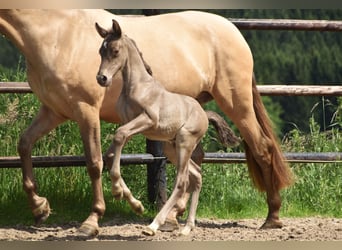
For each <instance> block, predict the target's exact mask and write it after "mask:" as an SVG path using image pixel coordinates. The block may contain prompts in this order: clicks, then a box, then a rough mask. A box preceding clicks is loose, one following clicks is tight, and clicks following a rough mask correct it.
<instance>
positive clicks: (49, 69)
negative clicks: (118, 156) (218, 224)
mask: <svg viewBox="0 0 342 250" xmlns="http://www.w3.org/2000/svg"><path fill="white" fill-rule="evenodd" d="M112 19H116V20H117V21H118V22H119V23H120V25H121V27H122V29H123V30H125V33H126V34H127V35H128V36H129V37H131V38H132V39H134V40H135V41H136V43H137V44H138V46H139V48H140V49H141V51H143V52H144V57H145V59H146V61H148V62H149V64H150V65H151V67H152V68H153V72H154V77H155V78H156V79H157V80H158V81H159V82H160V83H162V84H163V85H164V86H165V88H166V89H168V90H169V91H172V92H176V93H182V94H185V95H189V96H192V97H194V98H196V99H197V100H199V101H200V102H201V103H204V102H206V101H208V100H211V99H215V101H216V102H217V104H218V106H219V107H220V108H221V109H222V111H223V112H224V113H225V114H226V115H227V116H228V117H229V118H230V119H231V120H232V121H233V122H234V123H235V125H236V126H237V127H238V129H239V131H240V133H241V136H242V137H243V139H244V142H245V149H246V156H247V161H248V168H249V171H250V174H251V177H252V180H253V182H254V183H255V184H256V187H257V188H258V189H259V190H261V191H266V194H267V205H268V214H267V217H266V220H265V223H264V224H263V228H275V227H280V226H281V225H282V224H281V221H280V220H279V210H280V206H281V197H280V193H279V190H280V189H281V188H284V187H286V186H288V185H289V184H290V183H291V172H290V169H289V168H288V166H287V164H286V163H285V161H284V159H283V155H282V153H281V150H280V148H279V145H278V142H277V140H276V138H275V136H274V135H273V131H272V128H271V126H270V122H269V119H268V117H267V115H266V112H265V108H264V106H263V104H262V102H261V98H260V95H259V93H258V92H257V89H256V83H255V81H254V79H253V58H252V54H251V51H250V49H249V46H248V44H247V43H246V41H245V39H244V38H243V36H242V35H241V33H240V32H239V30H238V29H237V28H236V27H235V26H234V25H233V24H232V23H231V22H229V21H228V20H226V19H225V18H223V17H220V16H217V15H213V14H208V13H203V12H194V11H189V12H181V13H175V14H166V15H158V16H151V17H121V16H115V15H112V14H110V13H108V12H106V11H104V10H0V31H1V33H2V34H4V35H6V36H7V37H8V38H9V39H10V40H11V41H12V42H13V43H14V44H15V45H16V46H17V47H18V48H19V49H20V50H21V52H22V53H23V54H24V56H25V57H26V62H27V75H28V81H29V84H30V86H31V88H32V90H33V92H34V93H35V94H36V95H37V96H38V98H39V100H40V101H41V102H42V105H41V108H40V111H39V113H38V114H37V116H36V117H35V119H34V121H33V122H32V124H31V126H30V127H29V128H28V129H27V130H26V131H25V132H24V133H23V134H22V136H21V138H20V141H19V145H18V152H19V154H20V157H21V160H22V170H23V185H24V189H25V191H26V193H27V195H28V199H29V203H30V206H31V209H32V212H33V214H34V217H35V218H36V221H38V222H39V221H42V220H45V219H46V218H47V217H48V216H49V213H50V208H49V203H48V201H47V199H46V198H45V197H40V196H39V195H38V194H37V188H36V183H35V180H34V175H33V171H32V159H31V152H32V147H33V145H34V143H35V142H36V141H37V140H38V139H39V138H41V137H42V136H43V135H45V134H47V133H48V132H49V131H51V130H52V129H54V128H55V127H56V126H58V125H59V124H61V123H63V122H65V121H66V120H73V121H75V122H77V124H78V125H79V128H80V132H81V137H82V140H83V144H84V150H85V156H86V163H87V169H88V172H89V175H90V178H91V182H92V192H93V205H92V211H91V213H90V215H89V217H88V218H87V219H86V220H85V221H84V223H83V224H82V226H81V228H80V230H81V231H83V232H84V233H86V234H89V235H91V234H96V233H97V231H98V220H99V218H100V217H102V216H103V214H104V211H105V202H104V199H103V192H102V185H101V171H102V167H103V162H102V151H101V142H100V121H99V118H101V119H103V120H105V121H108V122H114V123H118V122H120V119H119V117H118V115H117V114H116V113H115V112H113V107H115V105H116V102H117V98H118V96H119V94H120V90H121V86H122V82H121V80H120V79H114V82H113V84H112V85H111V87H110V88H101V87H100V86H99V85H97V84H94V82H95V77H94V76H95V75H96V73H97V72H96V71H97V65H99V63H100V57H99V56H98V47H99V45H100V44H101V38H100V37H99V36H98V35H97V34H96V31H95V29H94V28H93V25H94V23H95V22H98V23H102V24H105V23H111V20H112ZM108 28H109V27H108Z"/></svg>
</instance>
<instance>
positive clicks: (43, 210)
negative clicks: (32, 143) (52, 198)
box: [32, 198, 51, 225]
mask: <svg viewBox="0 0 342 250" xmlns="http://www.w3.org/2000/svg"><path fill="white" fill-rule="evenodd" d="M41 199H42V202H41V204H40V205H39V206H38V207H37V208H35V209H34V210H33V211H32V213H33V216H34V221H35V224H36V225H39V224H41V223H43V222H44V221H46V219H47V218H48V217H49V215H50V213H51V209H50V204H49V202H48V200H47V199H46V198H41Z"/></svg>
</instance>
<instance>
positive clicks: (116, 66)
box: [95, 19, 127, 87]
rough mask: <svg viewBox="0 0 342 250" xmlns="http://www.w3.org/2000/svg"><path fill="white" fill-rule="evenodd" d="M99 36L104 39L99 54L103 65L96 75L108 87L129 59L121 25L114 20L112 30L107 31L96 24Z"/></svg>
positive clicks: (99, 81)
mask: <svg viewBox="0 0 342 250" xmlns="http://www.w3.org/2000/svg"><path fill="white" fill-rule="evenodd" d="M95 27H96V30H97V32H98V34H99V35H100V36H101V37H102V38H103V39H104V40H103V42H102V44H101V47H100V50H99V53H100V56H101V64H100V68H99V70H98V73H97V75H96V80H97V82H98V83H99V84H100V85H101V86H103V87H107V86H109V85H110V84H111V83H112V79H113V77H114V76H115V75H116V74H117V73H118V72H119V71H121V69H122V67H123V65H124V64H125V60H126V58H127V56H126V53H125V50H124V49H123V47H124V46H123V42H124V41H123V39H121V38H122V32H121V28H120V26H119V23H118V22H117V21H115V20H114V19H113V24H112V28H111V29H110V30H106V29H104V28H102V27H101V26H100V25H99V24H98V23H95Z"/></svg>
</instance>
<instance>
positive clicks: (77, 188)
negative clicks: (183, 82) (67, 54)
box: [0, 70, 342, 225]
mask: <svg viewBox="0 0 342 250" xmlns="http://www.w3.org/2000/svg"><path fill="white" fill-rule="evenodd" d="M7 75H10V76H11V77H12V78H10V77H7ZM0 81H25V73H24V72H21V71H20V70H19V71H16V72H5V73H3V72H0ZM340 104H342V101H341V100H340ZM38 107H39V102H38V100H37V99H36V97H35V96H34V95H32V94H1V95H0V141H1V144H0V155H1V156H13V155H17V152H16V145H17V142H18V139H19V136H20V134H21V132H22V131H23V130H24V129H25V128H26V127H28V126H29V124H30V122H31V121H32V119H33V117H34V115H35V114H36V112H37V110H38ZM341 110H342V108H341V105H340V106H338V107H336V115H335V116H334V120H333V121H331V122H330V124H331V125H332V126H331V127H330V130H329V131H328V132H321V131H320V128H319V126H318V125H317V123H316V122H315V120H314V118H311V119H310V121H308V122H309V123H310V127H311V132H310V134H303V133H301V132H300V131H298V130H293V131H291V132H290V133H289V134H288V135H287V136H286V137H285V138H284V139H283V141H282V147H283V149H284V151H288V152H341V151H342V140H341V139H342V138H341V132H340V130H339V129H340V128H341V124H342V119H341ZM101 126H102V146H103V149H104V150H103V151H105V149H106V148H107V147H108V145H109V143H110V142H111V136H112V135H113V134H114V132H115V128H116V126H114V125H113V124H106V123H101ZM211 134H212V133H209V135H207V137H206V138H205V140H204V142H205V148H215V145H214V144H215V143H213V142H214V141H215V138H213V137H212V136H211ZM144 142H145V139H144V138H143V137H142V136H136V137H134V138H133V140H131V141H130V142H129V143H128V145H127V146H126V147H125V151H124V152H125V153H141V152H144V150H145V145H144ZM66 154H71V155H81V154H83V146H82V143H81V140H80V135H79V130H78V127H77V125H76V124H75V123H72V122H67V123H65V124H63V125H61V126H60V127H58V128H57V129H56V130H54V131H52V132H51V133H49V134H48V135H47V136H45V137H44V138H42V139H41V140H40V141H39V142H37V143H36V145H35V147H34V150H33V155H66ZM291 168H292V169H293V171H294V172H295V175H296V178H297V179H296V183H295V184H294V185H293V186H292V187H291V188H288V189H286V190H283V191H282V198H283V206H282V210H281V216H282V217H303V216H315V215H319V216H325V217H339V218H341V217H342V168H341V166H339V164H338V163H329V164H313V163H306V164H291ZM202 169H203V187H202V191H201V196H200V203H199V207H198V217H206V218H227V219H231V218H256V217H260V218H264V217H265V216H266V213H267V207H266V202H265V194H263V193H259V192H258V191H256V189H254V187H253V186H252V184H251V181H250V178H249V176H248V170H247V167H246V165H245V164H203V167H202ZM34 171H35V175H36V180H37V183H38V185H39V194H40V195H42V196H46V197H47V198H48V199H49V201H50V205H51V207H52V209H53V214H52V215H51V216H50V218H49V220H48V221H47V223H65V222H68V221H78V222H81V221H83V220H84V219H85V218H86V217H87V216H88V215H89V212H90V209H91V202H92V194H91V187H90V180H89V177H88V174H87V171H86V168H85V167H78V168H46V169H34ZM122 172H123V176H124V178H125V180H126V182H127V185H128V186H129V187H130V188H131V190H132V192H133V193H134V194H135V196H136V197H137V198H139V199H141V200H142V202H143V204H144V206H145V208H146V213H145V214H144V216H146V217H153V216H154V215H155V213H156V210H155V208H154V206H153V204H149V203H148V201H147V183H146V167H145V166H144V165H141V166H125V167H123V168H122ZM174 175H175V171H174V168H173V167H171V166H168V167H167V177H168V191H169V192H170V191H171V190H172V187H173V186H172V185H173V180H174ZM0 180H1V182H0V192H1V194H2V195H1V196H0V218H1V219H0V225H13V224H32V222H33V220H32V215H31V212H30V209H29V207H28V203H27V198H26V194H25V193H24V191H23V189H22V177H21V170H20V169H0ZM103 189H104V195H105V200H106V205H107V210H106V214H105V216H104V218H103V220H111V218H113V217H115V216H121V217H127V218H136V215H134V214H133V212H131V210H130V208H129V206H128V205H127V203H126V202H124V201H120V202H119V201H115V200H114V199H113V198H112V196H111V192H110V178H109V175H108V172H106V171H105V172H104V173H103Z"/></svg>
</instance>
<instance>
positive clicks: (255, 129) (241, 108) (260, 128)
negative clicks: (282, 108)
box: [214, 78, 291, 228]
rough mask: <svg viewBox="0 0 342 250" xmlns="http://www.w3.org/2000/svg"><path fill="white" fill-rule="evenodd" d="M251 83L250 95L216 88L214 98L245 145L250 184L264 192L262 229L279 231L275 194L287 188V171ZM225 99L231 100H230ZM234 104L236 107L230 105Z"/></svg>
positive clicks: (238, 90)
mask: <svg viewBox="0 0 342 250" xmlns="http://www.w3.org/2000/svg"><path fill="white" fill-rule="evenodd" d="M240 80H242V79H240ZM243 80H244V81H246V80H247V79H243ZM248 80H250V81H252V79H251V78H248ZM244 81H242V82H244ZM252 83H253V84H252V92H253V93H250V92H249V91H247V90H241V89H240V88H232V89H233V90H230V94H229V95H228V94H227V93H229V92H227V91H224V90H223V89H219V88H218V89H216V90H215V92H214V96H215V99H216V100H217V103H218V105H219V106H220V107H221V108H222V110H223V111H224V112H225V113H226V115H228V116H229V117H230V118H231V119H232V121H233V122H234V123H235V125H236V126H237V127H238V129H239V131H240V133H241V135H242V137H243V139H244V141H245V146H246V147H245V148H246V158H247V164H248V169H249V172H250V175H251V178H252V180H253V182H254V184H255V185H256V187H257V188H258V189H259V190H260V191H266V195H267V205H268V215H267V218H266V221H265V223H264V225H263V228H279V227H281V226H282V223H281V221H280V220H279V210H280V207H281V197H280V192H279V190H280V189H281V188H283V187H285V186H287V185H289V184H290V179H291V177H290V171H289V169H288V166H287V165H286V164H285V161H284V159H283V155H282V154H281V150H280V147H279V145H278V143H277V140H276V137H275V135H274V134H273V129H272V126H271V125H270V121H269V118H268V117H267V114H266V111H265V108H264V106H263V104H262V101H261V98H260V95H259V93H258V91H257V88H256V84H255V81H254V79H253V82H252ZM231 91H233V92H231ZM226 96H231V100H228V99H227V98H226ZM235 103H237V104H236V105H234V104H235ZM233 107H234V109H233Z"/></svg>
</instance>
